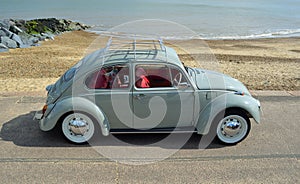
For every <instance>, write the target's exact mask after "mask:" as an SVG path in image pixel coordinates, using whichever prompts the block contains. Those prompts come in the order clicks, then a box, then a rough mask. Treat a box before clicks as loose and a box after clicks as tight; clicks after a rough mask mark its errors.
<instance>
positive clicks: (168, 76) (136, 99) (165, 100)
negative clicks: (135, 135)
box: [132, 63, 194, 129]
mask: <svg viewBox="0 0 300 184" xmlns="http://www.w3.org/2000/svg"><path fill="white" fill-rule="evenodd" d="M133 71H134V74H133V76H134V78H135V82H134V87H133V98H132V100H133V103H132V104H133V110H134V116H133V124H134V128H135V129H153V128H175V127H189V126H192V125H193V117H194V90H193V87H192V86H191V85H190V82H189V80H188V79H187V78H186V74H185V72H183V71H182V70H181V69H180V68H179V67H176V66H173V65H168V64H160V63H157V64H135V65H134V67H133ZM176 75H177V78H178V75H180V76H181V79H180V80H181V81H178V80H179V78H178V79H177V82H180V83H181V84H177V86H176V84H175V81H176V80H175V81H174V78H175V77H176ZM145 83H149V84H148V86H147V84H145Z"/></svg>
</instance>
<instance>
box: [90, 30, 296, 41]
mask: <svg viewBox="0 0 300 184" xmlns="http://www.w3.org/2000/svg"><path fill="white" fill-rule="evenodd" d="M90 31H91V32H94V33H96V34H99V35H103V36H117V35H119V36H121V35H123V36H124V35H127V36H136V37H140V38H141V37H145V38H150V37H152V38H161V39H164V40H188V39H205V40H240V39H260V38H284V37H300V29H282V30H276V31H265V32H263V33H257V34H249V35H205V34H201V33H200V34H199V35H163V36H161V35H132V34H124V33H117V32H110V31H106V30H101V31H100V30H90Z"/></svg>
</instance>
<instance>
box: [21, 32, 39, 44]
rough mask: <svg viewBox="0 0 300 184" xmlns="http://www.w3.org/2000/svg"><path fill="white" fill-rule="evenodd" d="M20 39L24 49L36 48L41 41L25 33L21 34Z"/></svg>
mask: <svg viewBox="0 0 300 184" xmlns="http://www.w3.org/2000/svg"><path fill="white" fill-rule="evenodd" d="M19 37H20V38H21V40H22V42H23V47H29V46H36V45H37V43H38V42H39V39H38V38H36V37H34V36H32V35H30V34H27V33H25V32H23V33H19Z"/></svg>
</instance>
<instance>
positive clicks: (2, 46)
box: [0, 43, 8, 49]
mask: <svg viewBox="0 0 300 184" xmlns="http://www.w3.org/2000/svg"><path fill="white" fill-rule="evenodd" d="M0 49H8V47H6V45H4V44H3V43H0Z"/></svg>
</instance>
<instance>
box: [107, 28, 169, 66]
mask: <svg viewBox="0 0 300 184" xmlns="http://www.w3.org/2000/svg"><path fill="white" fill-rule="evenodd" d="M121 52H123V54H124V53H125V54H126V55H129V54H131V55H133V58H134V59H135V60H136V59H137V55H140V54H148V55H157V54H158V53H159V52H161V53H162V54H163V55H164V58H163V59H162V58H160V59H162V60H165V61H166V62H168V54H167V48H166V46H165V45H164V43H163V40H162V39H161V38H154V37H149V36H142V35H136V34H134V35H132V34H130V35H128V34H116V33H114V35H110V38H109V40H108V41H107V43H106V47H105V48H104V51H103V53H102V54H103V55H102V58H103V63H104V62H105V59H107V58H109V57H112V56H114V55H119V54H120V53H121ZM126 57H127V56H125V58H126Z"/></svg>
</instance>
